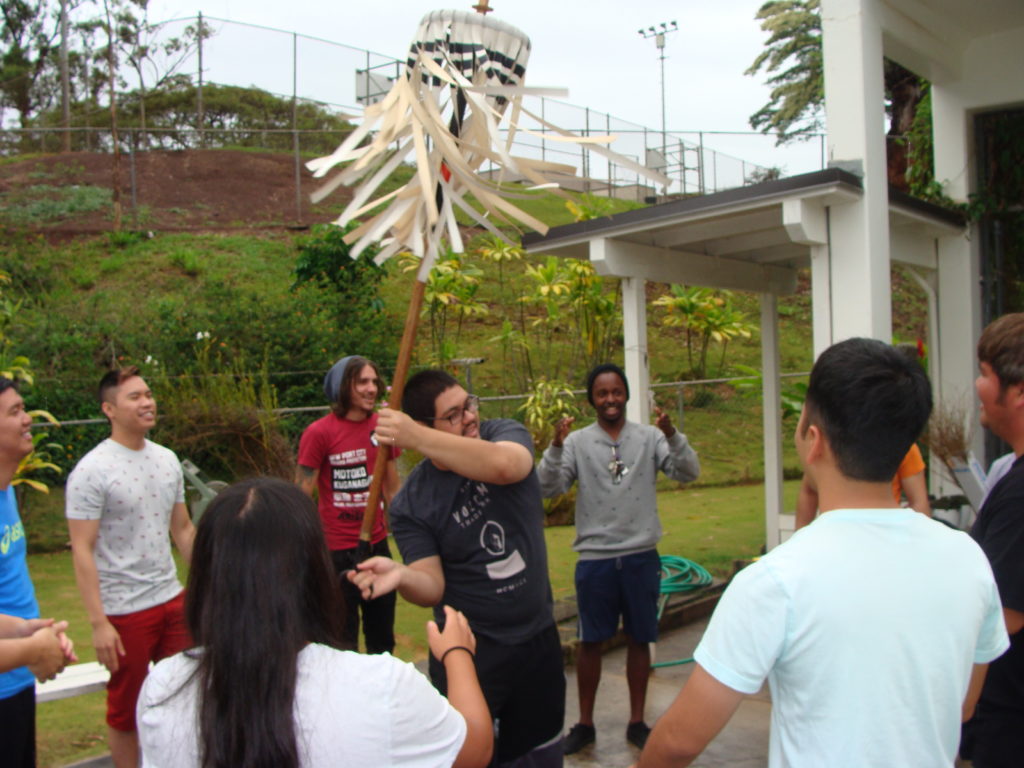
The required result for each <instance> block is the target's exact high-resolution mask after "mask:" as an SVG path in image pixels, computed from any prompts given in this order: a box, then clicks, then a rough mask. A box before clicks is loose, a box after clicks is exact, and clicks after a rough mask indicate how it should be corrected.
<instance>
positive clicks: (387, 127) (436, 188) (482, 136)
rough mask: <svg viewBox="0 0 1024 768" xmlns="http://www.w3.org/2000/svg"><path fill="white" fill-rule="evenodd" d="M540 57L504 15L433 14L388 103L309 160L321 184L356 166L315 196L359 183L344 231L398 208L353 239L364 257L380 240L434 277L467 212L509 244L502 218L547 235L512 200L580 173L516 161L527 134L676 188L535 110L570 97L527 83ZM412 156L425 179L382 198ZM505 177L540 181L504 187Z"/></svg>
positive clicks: (455, 245) (597, 139)
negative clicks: (491, 173)
mask: <svg viewBox="0 0 1024 768" xmlns="http://www.w3.org/2000/svg"><path fill="white" fill-rule="evenodd" d="M529 55H530V39H529V38H528V37H527V36H526V35H525V34H523V33H522V32H521V31H519V30H518V29H516V28H515V27H513V26H511V25H509V24H505V23H503V22H501V21H497V20H496V19H491V18H488V17H486V16H483V15H480V14H476V13H468V12H463V11H434V12H431V13H429V14H427V15H426V16H425V17H424V18H423V20H422V21H421V22H420V26H419V30H418V31H417V34H416V40H415V41H414V42H413V44H412V46H411V48H410V51H409V58H408V61H407V62H406V70H405V76H404V77H399V78H398V79H397V80H396V81H395V83H394V85H393V86H392V88H391V90H390V91H389V92H388V94H387V96H385V97H384V99H383V100H382V101H380V102H378V103H377V104H373V105H371V106H368V107H367V108H366V110H365V111H364V113H363V121H362V124H361V125H360V126H359V127H358V128H356V129H355V130H354V131H353V132H352V133H351V134H349V136H348V137H347V138H346V139H345V141H344V142H342V144H341V145H340V146H339V147H338V148H337V149H336V150H335V151H334V152H333V153H332V154H331V155H329V156H327V157H321V158H317V159H316V160H312V161H310V162H309V163H307V167H308V168H309V169H310V170H311V171H312V172H313V175H314V177H316V178H321V177H323V176H325V175H326V174H327V172H328V171H330V170H331V169H332V168H333V167H334V166H336V165H339V164H341V163H348V165H346V166H345V167H344V168H343V169H342V170H341V171H340V172H339V173H338V174H337V175H335V176H334V177H333V178H332V179H331V180H330V181H329V182H327V183H326V184H324V185H323V186H322V187H321V188H320V189H318V190H317V191H316V192H315V193H314V194H313V201H314V202H319V201H320V200H322V199H323V198H325V197H326V196H327V195H329V194H330V193H331V192H333V191H334V190H335V189H337V188H338V187H339V186H341V185H345V186H356V185H358V186H356V189H355V190H354V194H353V196H352V200H351V201H350V202H349V204H348V206H346V208H345V210H344V211H343V212H342V214H341V216H339V217H338V219H337V220H336V222H335V223H336V224H338V225H340V226H344V225H346V224H347V223H348V222H350V221H352V220H353V219H356V218H358V217H360V216H361V215H363V214H365V213H366V212H368V211H370V210H373V209H374V208H377V207H378V206H380V205H382V204H384V203H387V207H386V208H384V210H382V211H380V212H379V213H377V214H376V215H375V216H373V217H372V218H370V219H369V220H367V221H366V222H364V223H363V224H361V225H360V226H359V227H358V228H356V229H355V230H353V231H352V232H350V233H349V234H348V235H346V237H345V239H346V241H347V242H348V243H349V244H353V243H354V246H353V248H352V250H351V254H352V257H353V258H355V257H356V256H358V255H359V254H360V253H362V251H363V250H364V249H365V248H366V247H367V246H369V245H370V244H372V243H376V242H378V241H379V242H380V243H381V250H380V252H379V253H378V254H377V257H376V261H377V262H378V263H383V262H384V261H385V260H386V259H388V258H390V257H391V256H393V255H394V254H396V253H399V252H404V251H409V252H412V253H413V254H415V255H416V256H417V257H419V258H420V259H421V263H420V269H419V279H420V280H426V277H427V274H428V273H429V271H430V269H431V267H432V266H433V264H434V261H435V260H436V258H437V254H438V250H439V248H440V244H441V241H442V240H447V241H448V243H449V244H450V245H451V248H452V250H453V251H455V252H456V253H461V252H462V251H463V243H462V237H461V235H460V233H459V228H458V225H457V223H456V219H455V210H456V209H459V210H461V211H463V212H464V213H465V214H466V215H467V216H468V217H469V218H471V219H472V220H473V221H475V222H476V223H477V224H479V225H480V226H481V227H483V228H484V229H486V230H488V231H490V232H491V233H492V234H494V235H496V236H498V237H500V238H502V239H503V240H506V241H507V240H508V238H507V237H506V236H505V235H504V234H502V232H501V231H500V230H498V228H497V227H496V226H494V224H493V223H492V221H491V220H492V219H497V220H498V221H500V222H503V223H506V224H511V225H512V226H516V224H517V223H518V224H523V225H526V226H528V227H531V228H533V229H535V230H537V231H538V232H541V233H546V232H547V230H548V228H547V226H546V225H545V224H544V223H543V222H541V221H539V220H537V219H536V218H534V217H533V216H530V215H529V214H528V213H526V212H525V211H523V210H522V209H521V208H519V207H517V206H516V205H514V204H513V203H511V202H509V200H510V199H523V198H527V197H530V194H529V192H530V190H536V189H553V190H554V191H555V192H556V194H558V193H561V194H564V193H563V192H561V190H559V189H558V182H557V178H558V177H559V176H562V177H564V176H573V175H575V173H576V169H575V167H574V166H572V165H566V164H563V163H552V162H546V161H543V160H536V159H532V158H526V157H522V156H517V155H513V154H512V153H511V150H512V143H513V140H514V138H515V135H516V133H517V132H522V133H527V134H530V135H533V136H538V137H541V138H543V139H544V140H545V141H557V142H566V143H573V144H577V145H582V146H584V147H585V148H586V149H588V150H589V151H591V152H596V153H598V154H600V155H602V156H604V157H607V158H609V159H610V160H613V161H614V162H615V163H616V164H618V165H621V166H623V167H627V168H629V169H631V170H633V171H634V172H636V173H638V174H641V175H643V176H645V177H647V178H649V179H652V180H653V181H655V182H656V183H658V184H661V185H667V184H668V183H669V179H668V178H667V177H666V176H664V175H663V174H660V173H657V172H656V171H652V170H650V169H648V168H646V167H644V166H643V165H640V164H639V163H637V162H635V161H633V160H630V159H629V158H627V157H624V156H622V155H619V154H617V153H615V152H612V151H611V150H609V149H608V148H607V147H606V146H603V145H605V144H608V143H610V142H611V141H613V140H614V139H615V136H613V135H601V136H577V135H574V134H572V133H570V132H569V131H566V130H564V129H562V128H559V127H558V126H556V125H553V124H551V123H549V122H547V121H546V120H544V119H543V118H541V117H540V116H539V115H536V114H534V113H532V112H530V111H529V110H527V109H525V108H524V107H523V105H522V98H523V96H526V95H530V96H564V95H565V91H564V90H560V89H545V88H527V87H526V86H525V85H523V79H524V76H525V74H526V62H527V60H528V59H529ZM524 115H525V116H527V117H529V118H530V119H531V120H533V121H534V122H535V123H536V124H537V125H540V126H543V128H544V133H543V134H541V133H538V132H536V131H533V130H528V129H526V128H524V127H523V126H522V125H520V121H521V119H522V117H523V116H524ZM506 116H507V117H508V127H507V129H506V135H505V137H504V138H502V135H501V128H500V126H501V124H502V121H503V120H504V119H505V117H506ZM407 159H412V160H413V161H414V162H415V165H416V175H415V176H414V177H413V178H412V179H410V180H409V182H408V183H406V184H405V185H404V186H402V187H400V188H399V189H396V190H394V191H393V192H390V193H389V194H386V195H382V196H380V197H377V198H375V199H371V198H372V197H373V195H374V193H375V192H376V191H377V189H378V188H379V186H380V185H381V183H383V182H384V180H385V179H387V178H388V176H390V175H391V173H392V172H393V171H394V170H395V169H396V168H397V167H398V166H399V165H400V164H401V163H402V162H403V161H405V160H407ZM487 161H490V162H491V164H492V165H493V166H495V167H496V168H498V169H500V172H499V174H498V176H497V179H496V180H492V179H491V178H488V177H486V176H484V175H481V174H480V173H479V170H480V168H481V166H482V165H483V164H484V163H485V162H487ZM505 172H508V173H509V174H514V175H515V177H516V178H523V179H526V180H527V181H528V182H529V183H531V184H532V185H533V186H532V187H527V188H524V187H522V186H518V185H517V186H516V187H511V186H510V185H508V184H507V183H502V175H503V174H504V173H505ZM467 196H472V197H473V198H475V199H476V200H477V201H478V202H479V204H480V205H481V206H482V207H483V209H484V211H485V212H484V213H481V212H479V211H478V210H476V208H474V207H473V206H472V205H470V203H469V202H467V200H466V197H467Z"/></svg>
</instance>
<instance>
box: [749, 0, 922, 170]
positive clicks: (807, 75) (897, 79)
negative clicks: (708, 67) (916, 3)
mask: <svg viewBox="0 0 1024 768" xmlns="http://www.w3.org/2000/svg"><path fill="white" fill-rule="evenodd" d="M755 18H758V19H760V20H761V28H762V29H763V30H764V31H766V32H767V33H768V40H767V41H766V43H765V49H764V50H763V51H762V52H761V53H760V55H758V57H757V58H756V59H755V60H754V63H753V64H751V66H750V68H749V69H748V70H747V71H746V74H748V75H754V74H757V73H758V72H759V71H760V70H761V69H762V68H764V69H765V71H767V72H768V73H770V74H771V76H770V77H769V78H768V81H767V82H768V84H769V85H771V86H772V92H771V97H770V100H769V102H768V103H767V104H765V105H764V106H763V107H761V109H759V110H758V111H757V112H755V113H754V114H753V115H751V116H750V125H751V126H752V127H753V128H756V129H758V130H760V131H761V132H763V133H774V134H775V135H776V143H778V144H784V143H786V142H790V141H795V140H800V139H805V138H809V136H810V135H811V134H814V133H817V132H819V131H821V130H822V129H823V128H824V106H825V75H824V68H823V56H822V48H821V7H820V2H819V0H769V2H766V3H765V4H764V5H762V6H761V8H760V9H759V10H758V12H757V15H756V17H755ZM883 72H884V77H885V96H886V99H887V102H886V108H887V109H888V111H889V131H888V134H887V137H886V146H887V165H888V177H889V183H891V184H895V185H896V186H898V187H900V188H901V189H904V190H906V189H908V187H909V184H908V182H907V157H908V155H907V141H906V137H907V135H908V133H909V132H910V130H911V127H912V126H913V124H914V114H915V112H916V110H917V106H918V104H919V103H920V101H921V98H922V97H923V96H924V94H925V92H926V87H927V83H926V82H925V81H924V80H923V79H921V78H920V77H918V76H917V75H915V74H914V73H913V72H911V71H910V70H908V69H906V68H904V67H902V66H900V65H899V64H897V63H896V62H894V61H892V60H890V59H885V61H884V69H883Z"/></svg>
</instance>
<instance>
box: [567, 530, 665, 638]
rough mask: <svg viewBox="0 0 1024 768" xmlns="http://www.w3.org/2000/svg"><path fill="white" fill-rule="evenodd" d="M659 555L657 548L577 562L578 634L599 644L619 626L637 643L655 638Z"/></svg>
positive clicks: (656, 632)
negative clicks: (622, 555) (620, 621)
mask: <svg viewBox="0 0 1024 768" xmlns="http://www.w3.org/2000/svg"><path fill="white" fill-rule="evenodd" d="M660 590H661V558H659V557H658V551H657V550H656V549H649V550H647V551H646V552H637V553H636V554H633V555H626V556H625V557H608V558H604V559H601V560H580V561H578V562H577V563H576V605H577V607H578V610H579V637H580V640H582V641H583V642H585V643H600V642H603V641H605V640H607V639H609V638H610V637H612V636H613V635H614V634H615V632H616V630H618V628H619V617H620V616H621V617H622V628H623V630H624V631H625V632H626V634H627V635H629V636H630V637H631V638H633V640H635V641H636V642H638V643H653V642H654V641H655V640H657V639H658V595H659V593H660Z"/></svg>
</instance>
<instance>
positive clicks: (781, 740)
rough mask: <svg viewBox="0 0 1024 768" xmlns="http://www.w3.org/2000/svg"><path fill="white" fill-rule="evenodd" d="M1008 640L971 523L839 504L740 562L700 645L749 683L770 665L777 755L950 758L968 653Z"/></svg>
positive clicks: (736, 680) (897, 762) (718, 668)
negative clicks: (963, 526) (964, 527)
mask: <svg viewBox="0 0 1024 768" xmlns="http://www.w3.org/2000/svg"><path fill="white" fill-rule="evenodd" d="M1008 646H1009V640H1008V638H1007V635H1006V627H1005V625H1004V623H1003V614H1002V608H1001V606H1000V602H999V594H998V591H997V590H996V585H995V581H994V580H993V577H992V570H991V568H990V567H989V564H988V560H987V558H986V557H985V555H984V553H983V552H982V551H981V549H980V547H978V545H977V544H976V543H975V542H974V541H973V540H972V539H971V538H970V537H969V536H968V535H967V534H966V533H963V532H961V531H954V530H952V529H950V528H948V527H946V526H944V525H941V524H940V523H937V522H935V521H933V520H931V519H929V518H927V517H925V516H924V515H920V514H917V513H916V512H914V511H913V510H908V509H857V510H855V509H843V510H832V511H831V512H827V513H825V514H824V515H822V516H821V517H820V518H819V519H818V520H816V521H815V523H814V525H809V526H807V527H806V528H803V529H801V530H799V531H797V532H796V533H795V534H794V535H793V537H792V538H791V539H790V540H789V541H787V542H786V543H785V544H782V545H780V546H779V547H777V548H776V549H774V550H773V551H772V552H770V553H769V554H767V555H765V556H764V557H763V558H761V559H760V560H759V561H758V562H756V563H754V564H753V565H751V566H749V567H748V568H745V569H744V570H743V571H741V572H740V573H738V574H737V575H736V578H735V579H733V581H732V584H730V586H729V588H728V589H727V590H726V591H725V594H724V595H723V596H722V599H721V601H720V602H719V604H718V607H717V608H716V609H715V613H714V615H713V617H712V619H711V622H710V623H709V625H708V629H707V632H706V633H705V635H704V638H703V639H702V640H701V642H700V645H699V646H698V648H697V650H696V651H695V653H694V657H695V658H696V660H697V662H698V663H699V664H700V665H701V666H702V667H703V668H704V669H705V670H706V671H707V672H708V673H709V674H711V675H712V676H713V677H714V678H715V679H717V680H718V681H719V682H721V683H723V684H724V685H727V686H729V687H730V688H732V689H734V690H737V691H740V692H743V693H748V694H749V693H754V692H756V691H757V690H758V689H759V688H760V687H761V684H762V682H763V681H764V679H765V678H766V677H767V678H768V682H769V685H770V687H771V694H772V719H771V735H770V748H769V763H768V764H769V766H771V768H782V767H783V766H785V767H787V768H790V767H792V768H797V767H803V766H806V767H808V768H811V767H813V768H821V766H828V767H829V768H847V767H848V768H869V767H871V766H877V767H878V768H883V767H884V768H889V767H890V766H911V765H912V766H915V768H931V767H932V766H934V767H935V768H939V767H940V766H941V767H942V768H949V766H951V765H952V764H953V760H954V757H955V755H956V750H957V745H958V743H959V739H960V712H961V704H962V702H963V699H964V697H965V695H966V693H967V685H968V681H969V679H970V674H971V670H972V665H973V664H982V663H987V662H989V661H992V660H993V659H995V658H996V657H998V656H999V655H1001V654H1002V653H1003V652H1004V651H1005V650H1006V648H1007V647H1008Z"/></svg>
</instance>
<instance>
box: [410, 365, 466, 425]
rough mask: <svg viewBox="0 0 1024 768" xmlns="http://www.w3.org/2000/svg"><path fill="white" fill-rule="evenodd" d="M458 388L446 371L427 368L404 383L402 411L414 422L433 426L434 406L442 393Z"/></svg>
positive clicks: (454, 380)
mask: <svg viewBox="0 0 1024 768" xmlns="http://www.w3.org/2000/svg"><path fill="white" fill-rule="evenodd" d="M457 386H459V382H458V380H457V379H456V378H455V377H454V376H452V375H451V374H450V373H448V372H447V371H441V370H438V369H436V368H429V369H427V370H425V371H420V372H419V373H416V374H414V375H413V376H412V377H411V378H410V379H409V380H408V381H407V382H405V390H404V391H403V392H402V410H403V411H405V413H406V415H408V416H409V418H411V419H413V420H414V421H422V422H425V423H427V424H430V425H431V426H433V425H434V404H435V403H436V402H437V398H438V397H440V395H441V393H442V392H447V391H448V390H449V389H451V388H452V387H457Z"/></svg>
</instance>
